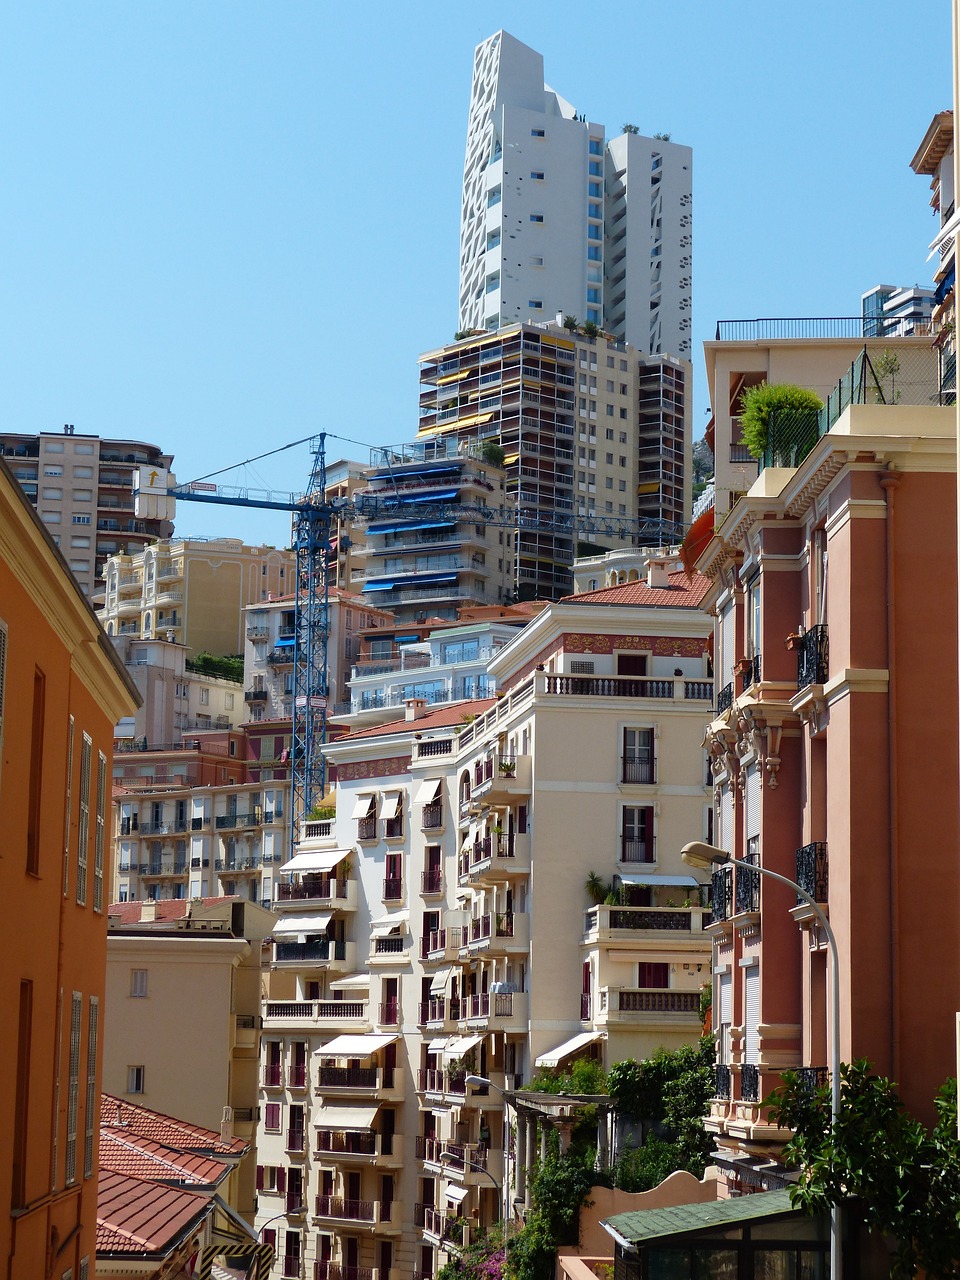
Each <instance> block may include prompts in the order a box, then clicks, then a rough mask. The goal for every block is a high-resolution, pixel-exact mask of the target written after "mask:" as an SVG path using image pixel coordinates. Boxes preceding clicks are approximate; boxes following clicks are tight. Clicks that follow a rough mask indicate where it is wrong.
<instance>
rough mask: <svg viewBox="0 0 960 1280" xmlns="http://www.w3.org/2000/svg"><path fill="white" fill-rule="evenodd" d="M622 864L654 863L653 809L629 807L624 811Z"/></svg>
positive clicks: (649, 807)
mask: <svg viewBox="0 0 960 1280" xmlns="http://www.w3.org/2000/svg"><path fill="white" fill-rule="evenodd" d="M620 861H621V862H653V861H654V836H653V807H652V805H645V806H644V807H643V808H639V807H634V806H632V805H627V806H626V807H625V808H624V810H623V832H622V841H621V848H620Z"/></svg>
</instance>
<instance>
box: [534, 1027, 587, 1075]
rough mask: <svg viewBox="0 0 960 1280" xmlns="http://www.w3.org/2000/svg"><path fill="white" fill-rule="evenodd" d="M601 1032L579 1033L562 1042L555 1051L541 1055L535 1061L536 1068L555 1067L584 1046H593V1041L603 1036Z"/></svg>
mask: <svg viewBox="0 0 960 1280" xmlns="http://www.w3.org/2000/svg"><path fill="white" fill-rule="evenodd" d="M603 1034H604V1033H603V1032H602V1031H581V1032H580V1034H579V1035H576V1036H574V1037H573V1038H572V1039H570V1040H564V1042H563V1044H558V1045H557V1047H556V1049H551V1050H550V1051H549V1053H541V1054H540V1056H539V1057H538V1058H537V1060H536V1064H535V1065H536V1066H538V1067H555V1066H556V1065H557V1064H558V1063H559V1062H562V1061H563V1059H564V1058H569V1056H570V1054H571V1053H576V1051H577V1050H578V1049H582V1048H583V1047H584V1045H588V1044H593V1042H594V1040H599V1039H601V1037H602V1036H603Z"/></svg>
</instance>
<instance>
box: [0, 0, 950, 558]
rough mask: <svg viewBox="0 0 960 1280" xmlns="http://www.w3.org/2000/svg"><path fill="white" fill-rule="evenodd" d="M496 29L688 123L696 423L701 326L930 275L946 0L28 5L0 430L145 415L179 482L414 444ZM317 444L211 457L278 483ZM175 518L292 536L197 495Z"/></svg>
mask: <svg viewBox="0 0 960 1280" xmlns="http://www.w3.org/2000/svg"><path fill="white" fill-rule="evenodd" d="M501 26H502V27H504V28H506V29H507V30H509V31H510V32H511V33H512V34H513V35H515V36H517V37H518V38H519V39H521V40H524V41H525V42H526V43H528V44H530V45H532V46H533V47H534V48H536V49H539V50H540V51H541V52H542V53H543V55H544V59H545V68H546V76H547V80H548V81H549V83H550V84H551V85H552V86H553V87H554V88H555V89H557V91H558V92H560V93H561V94H562V95H563V96H564V97H566V98H567V99H568V100H569V101H570V102H571V103H573V105H574V106H575V108H576V109H577V111H582V112H584V113H586V114H587V116H588V117H589V118H591V119H594V120H598V121H602V122H603V123H604V124H605V125H606V127H607V132H608V134H613V133H616V132H618V131H619V126H620V125H621V124H622V123H624V122H626V121H630V122H631V123H634V124H637V125H638V126H639V127H640V129H641V131H642V132H645V133H654V132H658V131H666V132H669V133H670V134H671V135H672V137H673V139H674V140H675V141H677V142H683V143H686V144H689V145H691V146H692V147H693V151H694V255H695V256H694V307H695V313H694V361H695V370H696V373H697V377H698V386H697V397H696V398H697V403H696V405H695V423H696V433H697V434H700V433H701V432H702V429H703V426H704V424H705V422H706V409H707V400H706V392H705V387H704V385H703V379H702V374H701V366H702V355H701V345H700V344H701V343H702V341H703V340H704V339H705V338H708V337H710V336H712V333H713V329H714V325H715V323H716V321H717V320H718V319H731V318H749V317H755V316H790V315H794V316H799V315H851V314H856V313H857V311H858V309H859V298H860V293H861V292H862V291H863V290H864V289H866V288H868V287H870V286H871V285H874V284H876V283H879V282H880V281H884V282H889V283H904V284H912V283H915V282H920V283H928V282H929V280H930V271H931V264H929V263H927V261H926V258H927V244H928V243H929V241H930V239H931V238H932V236H933V233H934V223H933V218H932V215H931V211H930V209H929V205H928V200H929V190H928V187H927V182H926V180H925V179H922V178H918V177H916V176H915V175H914V174H913V173H912V171H911V170H910V168H909V161H910V158H911V157H912V155H913V153H914V151H915V150H916V147H917V145H918V144H919V142H920V140H921V138H922V136H923V134H924V131H925V129H926V127H927V125H928V124H929V122H930V119H931V118H932V116H933V115H934V113H935V112H936V111H938V110H941V109H943V108H944V107H947V106H949V105H950V103H949V93H950V39H951V37H950V14H949V4H948V0H916V2H915V3H914V4H911V5H906V4H904V3H902V0H845V2H843V3H839V4H838V3H836V0H833V2H832V3H824V2H822V0H809V2H808V3H807V4H806V5H804V6H795V5H785V4H779V3H773V4H771V3H770V0H765V2H764V3H760V0H739V2H738V3H737V4H736V5H723V6H721V5H715V4H709V3H707V2H706V0H674V3H672V4H671V5H669V6H666V5H664V4H662V3H657V4H654V3H650V2H649V0H632V2H631V3H628V4H626V5H617V6H612V7H604V6H599V7H598V6H594V5H584V4H582V3H570V2H569V0H555V2H554V3H552V4H551V5H549V6H545V5H540V6H531V5H529V4H524V5H520V4H513V3H509V4H501V5H500V6H499V7H495V6H475V5H456V4H449V3H446V4H436V3H432V2H429V3H407V4H396V3H393V4H389V5H387V4H380V3H369V2H368V3H367V4H363V5H353V6H351V5H332V4H329V3H319V2H318V0H314V2H312V3H306V2H305V0H273V2H272V3H267V2H265V0H259V2H258V3H253V2H252V0H189V2H186V0H162V2H160V0H123V2H122V3H121V2H117V0H95V2H94V3H88V4H67V3H58V4H52V3H47V2H46V0H32V2H31V3H29V4H19V5H17V4H14V5H9V6H7V7H6V10H5V14H4V18H3V24H2V27H0V110H2V119H3V122H4V127H3V130H2V133H0V165H2V170H3V173H4V197H3V199H2V201H0V264H2V265H0V273H2V274H0V281H2V297H3V306H2V307H0V387H2V395H0V413H2V417H0V421H2V424H3V428H4V429H7V430H22V431H30V432H33V431H40V430H59V429H60V427H61V426H62V424H63V423H65V422H70V423H73V424H74V425H75V427H76V430H77V431H78V432H81V431H86V432H93V433H96V434H100V435H106V436H130V437H133V438H137V439H145V440H149V441H151V442H154V443H157V444H160V445H162V446H163V447H164V448H165V449H167V450H168V451H171V452H173V453H174V454H175V456H176V461H175V469H176V472H177V474H178V477H179V478H180V479H182V480H189V479H194V478H196V477H199V476H201V475H205V474H207V473H208V472H211V471H214V470H215V469H218V468H220V467H223V466H226V465H228V464H230V463H234V462H240V461H241V460H243V459H245V458H248V457H251V456H253V455H255V454H259V453H261V452H263V451H264V450H265V449H269V448H271V447H275V446H277V445H280V444H284V443H287V442H288V441H291V440H295V439H298V438H300V437H302V436H306V435H309V434H310V433H312V432H314V431H319V430H326V431H328V432H331V433H333V434H336V435H341V436H346V437H349V438H351V439H353V440H356V441H360V442H365V443H367V444H380V443H395V442H399V441H401V440H406V439H410V438H412V436H413V434H414V432H415V430H416V420H417V419H416V393H417V363H416V361H417V356H418V354H419V353H420V352H421V351H423V350H425V349H428V348H430V347H432V346H436V345H438V344H440V343H441V342H444V341H446V340H448V339H449V338H450V337H452V335H453V332H454V330H455V328H456V319H457V317H456V298H457V239H458V218H459V194H460V178H461V171H462V163H463V145H464V131H465V125H466V112H467V102H468V96H469V88H470V72H471V66H472V58H473V49H474V46H475V45H476V44H477V43H478V42H479V41H480V40H482V39H484V38H485V37H486V36H488V35H489V34H490V33H491V32H492V31H494V30H495V29H497V28H498V27H501ZM342 454H347V455H348V456H353V457H359V458H361V459H364V458H365V457H366V450H365V448H364V447H363V446H362V444H358V445H340V444H339V443H338V442H337V441H330V442H329V456H330V457H336V456H339V455H342ZM309 461H310V459H309V454H308V451H307V450H306V448H299V449H294V450H290V451H288V452H286V453H283V454H281V455H279V458H278V459H277V460H275V461H266V462H263V463H258V464H257V465H256V466H255V467H250V468H246V469H245V470H244V471H241V472H234V473H232V474H230V475H227V476H225V477H224V481H225V482H226V483H249V484H263V485H266V486H269V487H274V488H278V489H297V488H299V487H301V486H302V485H303V484H305V481H306V476H307V472H308V469H309ZM177 529H178V532H181V533H185V534H189V533H198V534H201V533H203V534H211V533H229V534H232V535H234V536H239V537H245V538H249V539H253V540H259V539H263V540H266V541H270V542H274V543H282V542H285V540H286V538H287V535H288V525H287V522H286V520H285V518H284V517H281V516H266V515H259V514H252V513H250V512H247V511H243V510H229V509H219V510H218V509H216V508H209V507H203V506H199V505H192V506H191V505H188V504H181V505H180V507H179V509H178V517H177Z"/></svg>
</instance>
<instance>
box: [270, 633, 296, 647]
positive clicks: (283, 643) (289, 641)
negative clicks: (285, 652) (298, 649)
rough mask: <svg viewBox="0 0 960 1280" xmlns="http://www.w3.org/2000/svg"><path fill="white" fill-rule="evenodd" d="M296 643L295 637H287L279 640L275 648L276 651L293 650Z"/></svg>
mask: <svg viewBox="0 0 960 1280" xmlns="http://www.w3.org/2000/svg"><path fill="white" fill-rule="evenodd" d="M295 643H296V641H295V640H294V637H293V636H285V637H284V638H283V639H282V640H278V641H277V642H276V644H275V645H274V646H273V647H274V648H275V649H292V648H293V646H294V644H295Z"/></svg>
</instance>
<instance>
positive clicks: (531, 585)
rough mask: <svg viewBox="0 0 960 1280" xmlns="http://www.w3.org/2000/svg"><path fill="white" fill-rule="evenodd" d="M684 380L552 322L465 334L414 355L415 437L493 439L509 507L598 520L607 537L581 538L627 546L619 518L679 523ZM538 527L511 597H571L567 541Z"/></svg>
mask: <svg viewBox="0 0 960 1280" xmlns="http://www.w3.org/2000/svg"><path fill="white" fill-rule="evenodd" d="M690 378H691V369H690V365H689V363H688V362H687V361H686V360H681V359H677V358H674V357H672V356H645V355H643V354H642V353H641V352H639V351H637V350H635V349H634V348H633V347H631V346H629V345H628V344H627V343H624V342H620V341H617V340H615V339H613V338H609V337H607V336H606V335H604V334H600V335H598V336H597V337H588V336H586V335H584V334H582V333H579V332H577V331H575V330H574V331H570V330H567V329H565V328H563V327H562V326H561V325H559V324H552V323H551V324H518V325H510V326H508V327H506V328H503V329H501V330H499V331H496V332H492V333H474V334H471V335H470V336H469V337H466V338H464V339H462V340H461V341H459V342H455V343H452V344H449V345H448V346H444V347H440V348H438V349H437V350H435V351H430V352H427V353H426V354H425V355H423V356H421V357H420V427H419V432H418V439H419V440H423V441H427V440H448V441H449V440H451V439H453V440H458V441H468V442H483V441H487V440H489V441H493V442H495V443H496V444H498V445H500V446H501V447H502V448H503V450H504V452H505V455H506V460H505V461H506V470H507V483H506V493H507V497H508V500H509V501H510V502H511V503H516V505H517V506H518V508H520V509H521V510H524V511H526V512H527V513H528V514H530V515H531V516H533V517H537V516H538V515H540V516H546V517H549V516H550V515H551V514H557V515H561V516H567V517H570V518H573V517H575V516H584V517H591V518H595V519H601V520H602V519H604V518H608V519H609V520H610V522H611V524H610V529H609V532H608V531H603V532H602V534H601V533H591V534H586V535H584V536H585V537H586V540H588V541H594V542H598V543H600V544H602V545H604V546H605V547H608V548H609V547H614V546H624V545H627V546H629V545H630V544H631V542H632V541H633V539H632V538H631V536H630V535H629V534H626V535H625V534H623V532H622V531H618V530H617V527H616V520H617V519H634V518H638V517H640V518H644V519H649V520H653V521H667V522H670V523H672V524H678V525H682V524H686V523H688V522H689V518H690V508H691V479H690V470H691V468H690V462H691V449H692V444H693V442H692V418H691V414H692V396H691V386H690ZM548 524H549V521H546V522H545V523H544V525H543V527H542V528H536V527H533V526H531V527H528V528H522V529H521V530H520V533H519V535H518V545H517V548H516V561H515V565H514V590H515V592H516V593H517V594H518V596H519V597H520V598H521V599H526V598H535V597H541V598H545V599H557V598H558V597H559V596H562V595H564V594H566V593H568V592H569V591H571V590H572V587H573V580H572V576H571V567H572V564H573V559H574V555H575V552H576V547H575V542H576V540H577V539H576V538H575V537H574V536H572V534H571V532H570V531H569V529H568V530H566V531H560V532H558V531H555V530H551V529H550V528H549V527H548Z"/></svg>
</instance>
